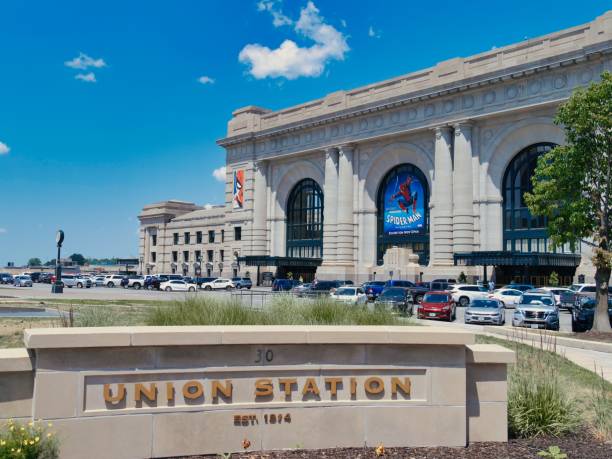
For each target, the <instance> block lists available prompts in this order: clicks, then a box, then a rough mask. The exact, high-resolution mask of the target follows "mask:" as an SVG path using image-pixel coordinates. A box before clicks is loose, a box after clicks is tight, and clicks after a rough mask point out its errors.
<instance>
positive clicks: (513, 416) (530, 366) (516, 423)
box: [508, 348, 581, 438]
mask: <svg viewBox="0 0 612 459" xmlns="http://www.w3.org/2000/svg"><path fill="white" fill-rule="evenodd" d="M580 423H581V422H580V413H579V410H578V407H577V406H576V402H575V401H574V400H573V399H572V397H570V394H569V393H568V391H567V390H566V388H565V386H564V385H563V384H562V383H561V381H560V379H559V377H558V375H557V369H556V367H555V364H554V360H553V359H552V358H551V357H550V353H549V352H546V351H545V350H544V349H537V348H532V349H531V351H529V352H525V351H522V352H517V362H516V364H515V365H514V367H513V368H512V371H511V372H510V380H509V390H508V427H509V429H510V432H511V434H513V435H514V436H517V437H523V438H530V437H537V436H541V435H554V436H560V435H563V434H566V433H569V432H572V431H573V430H574V429H576V428H577V427H579V426H580Z"/></svg>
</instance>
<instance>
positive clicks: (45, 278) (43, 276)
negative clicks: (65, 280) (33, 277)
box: [38, 273, 53, 284]
mask: <svg viewBox="0 0 612 459" xmlns="http://www.w3.org/2000/svg"><path fill="white" fill-rule="evenodd" d="M52 277H53V274H51V273H40V276H39V277H38V282H40V283H41V284H50V283H51V278H52Z"/></svg>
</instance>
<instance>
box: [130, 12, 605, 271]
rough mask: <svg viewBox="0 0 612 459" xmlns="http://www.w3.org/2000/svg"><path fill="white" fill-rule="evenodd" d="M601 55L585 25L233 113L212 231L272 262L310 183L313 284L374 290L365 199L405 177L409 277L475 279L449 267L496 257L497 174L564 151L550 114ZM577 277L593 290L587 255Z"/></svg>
mask: <svg viewBox="0 0 612 459" xmlns="http://www.w3.org/2000/svg"><path fill="white" fill-rule="evenodd" d="M611 51H612V12H607V13H606V14H604V15H602V16H600V17H598V18H596V19H595V20H594V21H592V22H590V23H587V24H583V25H580V26H576V27H573V28H570V29H566V30H563V31H560V32H556V33H552V34H549V35H545V36H542V37H538V38H534V39H530V40H527V41H524V42H521V43H518V44H515V45H511V46H506V47H503V48H498V49H494V50H491V51H487V52H484V53H481V54H478V55H475V56H470V57H467V58H455V59H451V60H448V61H444V62H441V63H439V64H437V65H436V66H434V67H431V68H428V69H424V70H421V71H418V72H414V73H411V74H407V75H403V76H401V77H397V78H394V79H391V80H387V81H383V82H380V83H375V84H372V85H369V86H365V87H361V88H357V89H353V90H349V91H338V92H335V93H332V94H328V95H327V96H325V97H324V98H322V99H318V100H314V101H309V102H307V103H305V104H302V105H298V106H294V107H290V108H287V109H284V110H279V111H270V110H267V109H263V108H260V107H255V106H248V107H245V108H242V109H239V110H236V111H235V112H234V113H233V118H232V119H231V120H230V122H229V124H228V132H227V136H226V137H225V138H224V139H222V140H220V141H219V142H218V143H219V145H221V146H223V147H224V148H225V149H226V152H227V183H226V205H225V217H224V221H223V222H222V221H221V220H220V221H219V222H218V224H219V225H221V224H223V225H225V227H226V228H228V229H231V227H233V226H235V225H241V226H242V235H243V237H242V241H241V244H239V247H238V245H237V246H236V247H234V246H232V248H231V250H235V251H238V252H239V253H240V256H248V255H257V256H269V257H285V256H286V255H287V236H288V235H287V234H286V229H287V206H288V198H289V195H290V193H291V191H292V189H293V188H294V187H295V185H296V184H297V183H298V182H299V181H300V180H302V179H312V180H314V181H315V182H316V183H317V184H318V185H319V186H320V188H321V189H322V191H323V195H324V210H323V220H324V225H323V231H322V248H323V258H322V264H321V266H320V267H319V268H318V270H317V277H319V278H351V279H353V280H354V281H365V280H369V279H372V278H373V277H375V276H376V275H377V274H378V278H379V279H380V278H385V277H388V275H389V270H388V269H386V267H385V266H384V265H383V266H381V265H380V263H381V261H382V258H383V257H382V256H381V253H380V250H378V249H377V238H378V229H377V212H378V205H377V194H378V191H379V187H380V186H381V182H382V181H383V180H384V178H385V176H386V174H387V173H388V172H389V171H391V170H393V168H395V167H397V166H399V165H403V164H410V165H412V166H414V167H415V168H417V169H418V170H419V171H421V172H422V174H423V175H424V177H425V181H426V182H427V183H426V187H427V188H428V190H429V202H428V214H429V227H428V235H429V240H428V241H427V245H428V246H429V247H428V256H427V257H426V259H424V260H423V259H422V260H421V268H420V269H419V270H418V271H419V273H418V277H419V278H422V279H424V280H428V279H431V278H435V277H456V276H457V275H458V274H459V272H460V271H465V272H466V274H473V275H478V274H481V268H478V267H458V266H454V260H453V257H454V255H455V254H457V253H466V252H472V251H500V250H504V249H505V247H504V236H503V232H504V231H503V221H504V220H503V218H504V217H503V209H502V207H503V199H504V198H503V190H502V182H503V177H504V173H505V172H506V170H507V168H508V166H509V164H511V161H512V159H513V158H515V157H516V156H517V155H518V154H519V152H521V151H522V150H524V149H526V148H528V147H530V146H532V145H534V144H540V143H547V144H563V143H564V134H563V131H562V129H561V128H560V127H558V126H556V125H555V124H554V123H553V118H554V115H555V112H556V109H557V107H558V106H559V104H560V103H561V102H563V101H564V100H567V98H568V97H569V96H570V94H571V93H572V91H573V90H574V89H576V88H578V87H582V86H585V85H588V84H589V83H591V82H594V81H597V80H598V78H599V75H600V74H601V73H602V72H603V71H606V70H612V57H611V56H612V55H611ZM237 170H241V171H244V174H245V183H244V196H245V199H244V206H243V208H241V209H233V207H232V197H233V193H232V177H233V175H232V174H233V172H234V171H237ZM219 218H220V219H221V216H220V217H219ZM141 220H142V219H141ZM202 223H204V222H202ZM169 224H174V223H169ZM211 224H212V223H211ZM216 224H217V223H216ZM143 226H144V220H143ZM145 257H146V250H145ZM243 269H244V268H243ZM269 269H270V270H272V269H273V268H269ZM415 271H416V270H415ZM576 274H577V275H578V274H585V275H586V276H587V279H588V278H590V277H592V274H593V270H592V267H591V265H590V262H589V251H588V247H587V246H583V247H582V264H581V265H580V266H579V267H578V269H577V272H576Z"/></svg>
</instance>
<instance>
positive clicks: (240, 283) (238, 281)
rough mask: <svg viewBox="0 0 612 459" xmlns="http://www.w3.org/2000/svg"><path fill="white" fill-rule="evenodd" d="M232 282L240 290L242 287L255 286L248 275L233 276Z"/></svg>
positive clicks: (249, 287) (249, 288)
mask: <svg viewBox="0 0 612 459" xmlns="http://www.w3.org/2000/svg"><path fill="white" fill-rule="evenodd" d="M232 282H233V283H234V285H235V286H236V288H237V289H238V290H240V289H241V288H246V289H248V290H251V287H252V286H253V282H252V281H251V279H250V278H248V277H233V278H232Z"/></svg>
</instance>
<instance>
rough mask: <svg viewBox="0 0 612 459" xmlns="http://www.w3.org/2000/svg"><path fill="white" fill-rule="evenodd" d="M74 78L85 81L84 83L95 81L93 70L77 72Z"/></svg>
mask: <svg viewBox="0 0 612 459" xmlns="http://www.w3.org/2000/svg"><path fill="white" fill-rule="evenodd" d="M74 78H75V79H77V80H81V81H85V82H86V83H96V82H97V80H96V75H95V74H94V73H93V72H89V73H78V74H76V75H75V76H74Z"/></svg>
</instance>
